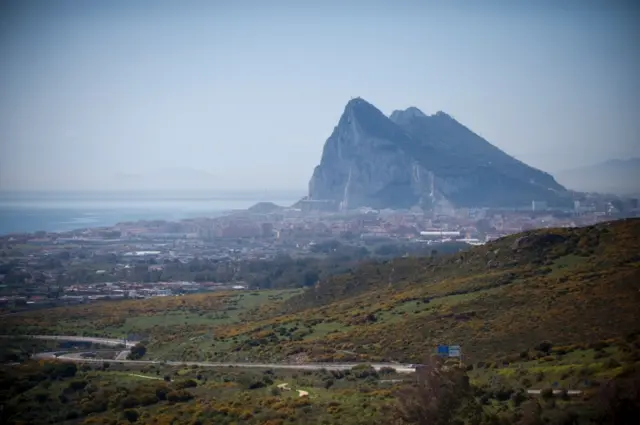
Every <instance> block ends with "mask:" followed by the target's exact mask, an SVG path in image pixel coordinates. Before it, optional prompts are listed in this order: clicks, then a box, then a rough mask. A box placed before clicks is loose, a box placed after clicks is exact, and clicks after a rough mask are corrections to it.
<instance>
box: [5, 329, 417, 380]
mask: <svg viewBox="0 0 640 425" xmlns="http://www.w3.org/2000/svg"><path fill="white" fill-rule="evenodd" d="M0 337H5V338H6V337H8V338H11V337H12V336H10V335H9V336H7V335H0ZM13 338H35V339H45V340H59V341H79V342H91V343H94V344H103V345H112V346H117V345H125V342H124V341H123V340H121V339H114V338H95V337H83V336H71V335H29V336H13ZM136 344H137V341H126V348H131V347H133V346H135V345H136ZM129 353H130V350H123V351H121V352H120V353H119V354H118V355H117V356H116V358H115V359H114V360H104V359H95V358H83V357H81V356H80V353H73V354H66V353H60V352H46V353H38V354H35V355H34V356H33V357H34V358H38V359H57V360H63V361H69V362H76V363H103V362H106V363H123V364H138V365H153V364H166V365H171V366H181V365H184V366H198V367H238V368H259V369H296V370H321V369H326V370H347V369H351V368H352V367H354V366H358V365H361V364H370V365H371V366H373V367H374V368H375V369H376V370H380V369H382V368H383V367H391V368H393V369H395V370H396V371H397V372H399V373H413V372H415V368H414V367H412V366H411V365H407V364H399V363H300V364H294V363H226V362H183V361H171V360H167V361H153V360H126V358H127V356H128V354H129Z"/></svg>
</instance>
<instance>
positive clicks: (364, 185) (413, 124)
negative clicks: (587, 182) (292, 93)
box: [309, 98, 567, 208]
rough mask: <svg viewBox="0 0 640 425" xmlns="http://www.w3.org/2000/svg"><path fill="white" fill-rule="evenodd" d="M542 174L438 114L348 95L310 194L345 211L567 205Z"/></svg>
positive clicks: (558, 188)
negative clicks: (386, 109)
mask: <svg viewBox="0 0 640 425" xmlns="http://www.w3.org/2000/svg"><path fill="white" fill-rule="evenodd" d="M566 196H567V190H566V189H565V188H564V187H563V186H561V185H560V184H558V183H557V182H556V181H555V180H554V178H553V177H552V176H551V175H550V174H548V173H545V172H542V171H540V170H537V169H535V168H532V167H530V166H528V165H526V164H524V163H523V162H521V161H518V160H517V159H515V158H513V157H511V156H509V155H507V154H506V153H504V152H503V151H501V150H500V149H498V148H497V147H495V146H493V145H491V144H490V143H489V142H487V141H486V140H484V139H483V138H482V137H480V136H478V135H477V134H475V133H473V132H472V131H471V130H469V129H468V128H467V127H465V126H463V125H462V124H460V123H459V122H458V121H456V120H455V119H454V118H452V117H451V116H449V115H447V114H446V113H444V112H438V113H436V114H434V115H431V116H429V115H426V114H424V113H423V112H422V111H420V110H419V109H418V108H415V107H410V108H408V109H405V110H397V111H394V112H393V113H392V114H391V115H390V116H389V117H387V116H385V115H384V114H383V113H382V112H381V111H380V110H378V109H377V108H376V107H375V106H373V105H372V104H370V103H368V102H366V101H365V100H363V99H361V98H356V99H352V100H350V101H349V102H348V103H347V105H346V107H345V109H344V112H343V114H342V116H341V118H340V120H339V122H338V125H337V126H336V127H335V128H334V130H333V133H332V134H331V136H330V137H329V138H328V139H327V141H326V143H325V146H324V149H323V153H322V158H321V161H320V164H319V165H318V166H317V167H316V168H315V169H314V172H313V176H312V177H311V180H310V182H309V198H310V199H312V200H333V201H338V202H340V203H341V205H342V207H343V208H354V207H362V206H367V207H372V208H410V207H413V206H421V207H423V208H431V207H433V206H435V205H447V206H455V207H522V206H526V205H529V204H530V203H531V201H533V200H536V201H547V202H549V204H560V203H562V202H566Z"/></svg>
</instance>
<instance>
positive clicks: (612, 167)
mask: <svg viewBox="0 0 640 425" xmlns="http://www.w3.org/2000/svg"><path fill="white" fill-rule="evenodd" d="M556 178H557V179H558V181H560V182H562V183H563V184H564V185H566V186H567V187H568V188H570V189H573V190H578V191H582V192H599V193H611V194H615V195H636V196H637V195H639V194H640V158H630V159H611V160H608V161H604V162H601V163H598V164H594V165H590V166H586V167H580V168H574V169H571V170H565V171H561V172H559V173H557V174H556Z"/></svg>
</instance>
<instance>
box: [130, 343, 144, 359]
mask: <svg viewBox="0 0 640 425" xmlns="http://www.w3.org/2000/svg"><path fill="white" fill-rule="evenodd" d="M146 352H147V347H145V346H144V345H142V344H136V345H134V346H133V347H131V352H130V353H129V355H128V356H127V358H128V359H129V360H138V359H141V358H142V356H144V355H145V353H146Z"/></svg>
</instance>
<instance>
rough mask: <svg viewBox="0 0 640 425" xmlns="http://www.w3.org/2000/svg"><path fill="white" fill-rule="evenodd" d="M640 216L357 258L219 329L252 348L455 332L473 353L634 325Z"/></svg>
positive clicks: (387, 353) (576, 339)
mask: <svg viewBox="0 0 640 425" xmlns="http://www.w3.org/2000/svg"><path fill="white" fill-rule="evenodd" d="M639 235H640V220H637V219H636V220H624V221H618V222H611V223H604V224H600V225H597V226H592V227H586V228H577V229H548V230H538V231H532V232H528V233H524V234H518V235H513V236H510V237H507V238H504V239H500V240H498V241H495V242H492V243H490V244H487V245H485V246H482V247H477V248H474V249H472V250H469V251H466V252H463V253H459V254H455V255H453V256H445V257H434V258H401V259H395V260H391V261H387V262H384V263H370V264H364V265H362V266H360V267H358V268H354V269H353V270H351V271H350V272H348V273H346V274H342V275H338V276H334V277H330V278H328V279H326V280H324V281H321V282H319V283H318V284H317V285H316V286H315V287H314V288H310V289H308V290H307V291H305V292H303V293H302V294H301V295H298V296H296V297H293V298H290V299H289V300H287V301H285V302H284V303H283V304H275V305H274V304H267V305H263V306H262V307H261V308H260V309H259V310H258V311H257V312H252V314H251V315H250V316H247V319H249V318H251V320H246V321H245V322H244V323H240V324H238V325H236V326H231V327H225V328H224V329H219V330H218V338H219V341H221V342H222V341H226V342H232V343H233V342H235V345H233V350H235V351H236V352H237V351H240V352H243V353H246V356H247V357H250V358H255V359H258V358H261V359H262V358H264V359H267V358H268V359H284V358H287V357H290V356H292V355H294V354H295V355H296V356H298V357H299V356H300V354H301V353H304V355H306V356H308V357H309V358H311V359H314V360H392V361H393V360H397V361H420V360H421V359H422V358H424V356H425V355H427V354H429V353H431V352H433V350H434V348H435V346H436V345H438V344H443V343H449V344H454V343H457V344H460V345H462V347H463V351H464V353H465V356H466V358H467V359H468V360H470V361H478V360H486V359H487V358H492V357H495V356H499V355H503V354H508V353H513V352H520V351H522V350H526V349H529V348H532V347H533V346H535V345H536V344H538V343H539V342H540V341H543V340H551V341H553V342H554V343H555V344H576V343H578V344H582V343H587V344H588V343H593V342H596V341H600V340H602V339H607V338H616V337H622V336H625V335H627V334H630V333H633V332H636V331H638V330H640V320H638V319H639V317H640V316H639V315H638V310H637V306H638V303H639V301H640V292H639V290H640V243H639V238H638V236H639Z"/></svg>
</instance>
